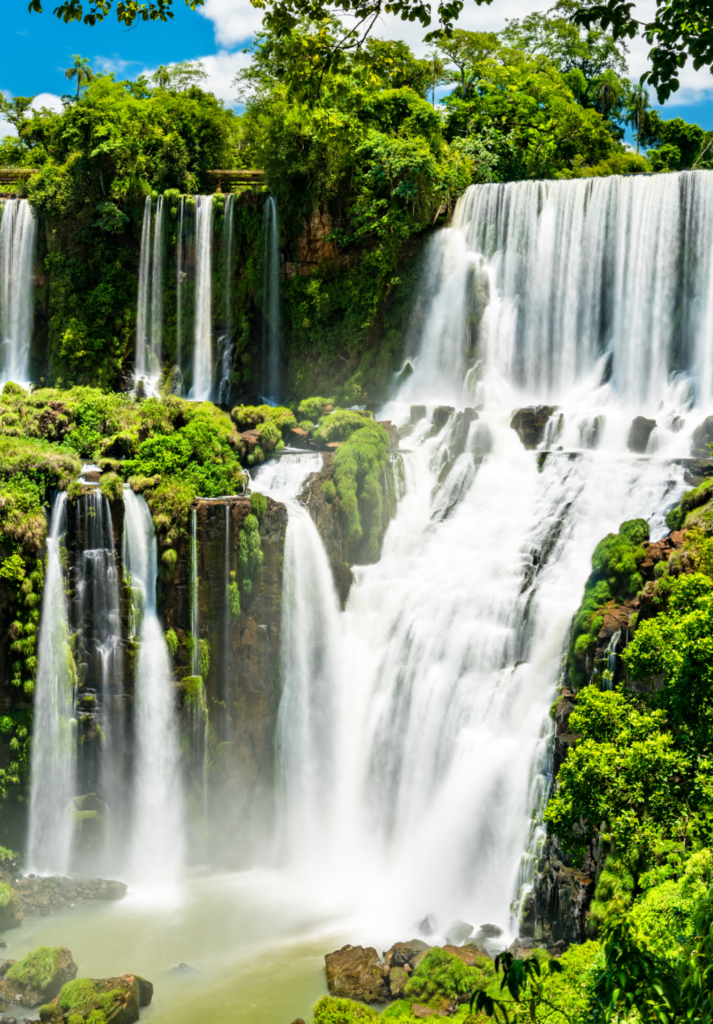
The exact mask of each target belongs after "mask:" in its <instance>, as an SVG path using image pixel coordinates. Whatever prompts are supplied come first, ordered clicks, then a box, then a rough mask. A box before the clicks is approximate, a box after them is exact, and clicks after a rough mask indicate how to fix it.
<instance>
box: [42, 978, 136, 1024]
mask: <svg viewBox="0 0 713 1024" xmlns="http://www.w3.org/2000/svg"><path fill="white" fill-rule="evenodd" d="M79 985H81V992H77V991H76V986H79ZM92 988H93V990H94V997H93V998H89V999H88V1000H87V1001H83V1002H81V1003H80V1004H79V1005H76V1004H77V1002H78V998H79V999H82V1000H85V999H86V998H87V996H88V995H90V996H91V993H92ZM73 989H74V991H73ZM87 990H88V991H87ZM107 993H111V1001H110V1002H109V1005H106V997H107ZM152 998H153V985H152V984H151V982H150V981H146V979H145V978H140V977H139V976H138V975H137V974H124V975H122V976H121V977H120V978H100V979H96V978H82V979H80V980H79V981H78V982H76V984H75V985H67V986H66V987H63V988H62V990H61V991H60V992H59V994H58V995H57V996H56V997H55V998H54V999H53V1000H52V1001H51V1002H49V1003H47V1004H46V1005H45V1006H42V1007H41V1009H40V1020H41V1021H42V1022H43V1024H60V1022H61V1021H65V1022H66V1021H67V1020H68V1019H69V1018H71V1020H72V1024H79V1021H80V1020H88V1019H89V1020H91V1019H92V1014H96V1011H97V1010H101V1011H102V1012H103V1014H104V1017H105V1019H106V1020H107V1021H110V1022H111V1024H134V1022H135V1021H137V1020H138V1019H139V1009H140V1008H143V1007H145V1006H148V1005H149V1004H150V1003H151V1000H152ZM100 1001H101V1004H102V1005H101V1006H100Z"/></svg>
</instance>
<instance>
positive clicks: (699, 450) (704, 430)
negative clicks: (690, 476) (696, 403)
mask: <svg viewBox="0 0 713 1024" xmlns="http://www.w3.org/2000/svg"><path fill="white" fill-rule="evenodd" d="M710 444H713V416H707V417H706V418H705V419H704V420H703V422H702V423H700V424H699V425H698V426H697V427H696V429H695V430H694V431H693V434H692V436H691V455H692V456H693V458H694V459H710V457H711V451H710V448H709V445H710Z"/></svg>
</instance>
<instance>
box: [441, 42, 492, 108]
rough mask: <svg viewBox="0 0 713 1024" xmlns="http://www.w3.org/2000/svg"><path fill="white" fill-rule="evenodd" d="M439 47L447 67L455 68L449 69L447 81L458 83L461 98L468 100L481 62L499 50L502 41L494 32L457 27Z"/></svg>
mask: <svg viewBox="0 0 713 1024" xmlns="http://www.w3.org/2000/svg"><path fill="white" fill-rule="evenodd" d="M438 48H439V50H440V52H441V53H442V54H443V60H444V64H445V66H446V69H448V68H449V65H452V66H453V67H454V69H455V70H452V69H451V70H450V71H448V70H447V73H446V78H445V81H446V82H454V83H456V84H457V85H458V86H459V87H460V92H459V96H460V98H461V99H464V100H467V99H468V96H469V95H470V93H471V92H472V90H473V87H474V85H475V82H476V81H477V76H478V68H479V65H480V62H481V61H482V60H483V59H484V58H486V57H489V56H491V55H492V54H494V53H495V52H496V51H497V50H499V49H500V48H501V43H500V40H499V39H498V37H497V35H496V34H495V33H494V32H466V31H465V30H464V29H461V28H457V29H454V30H453V35H452V36H450V38H447V39H442V40H441V41H440V43H439V47H438Z"/></svg>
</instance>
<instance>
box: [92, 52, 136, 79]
mask: <svg viewBox="0 0 713 1024" xmlns="http://www.w3.org/2000/svg"><path fill="white" fill-rule="evenodd" d="M140 63H141V62H140V61H138V60H124V59H123V58H122V57H118V56H117V55H116V54H114V56H113V57H95V58H94V60H93V62H92V66H93V67H94V69H95V70H99V71H108V72H110V73H111V72H113V73H114V74H115V75H125V74H126V72H127V69H128V68H130V67H131V66H132V65H135V64H140Z"/></svg>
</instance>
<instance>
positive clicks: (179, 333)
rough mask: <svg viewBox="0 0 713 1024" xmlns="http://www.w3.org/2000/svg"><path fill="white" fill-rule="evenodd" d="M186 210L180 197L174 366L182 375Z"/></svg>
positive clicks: (177, 235)
mask: <svg viewBox="0 0 713 1024" xmlns="http://www.w3.org/2000/svg"><path fill="white" fill-rule="evenodd" d="M185 208H186V197H185V196H181V201H180V203H179V206H178V227H177V228H176V366H177V368H178V372H179V374H181V375H182V365H183V364H182V359H183V282H184V280H185V277H186V268H185V259H186V257H185V244H186V243H185V239H184V232H183V215H184V211H185Z"/></svg>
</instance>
